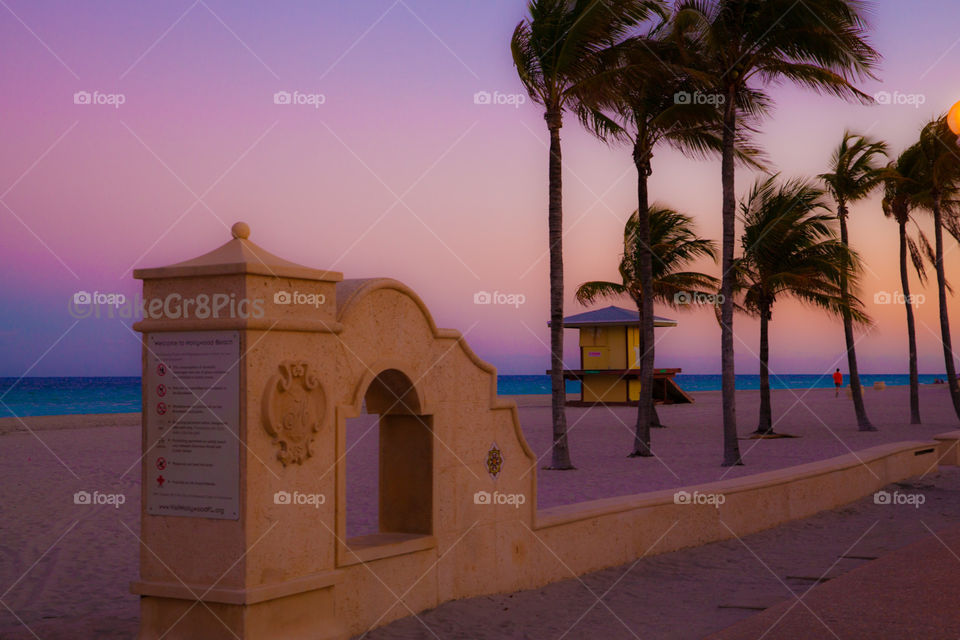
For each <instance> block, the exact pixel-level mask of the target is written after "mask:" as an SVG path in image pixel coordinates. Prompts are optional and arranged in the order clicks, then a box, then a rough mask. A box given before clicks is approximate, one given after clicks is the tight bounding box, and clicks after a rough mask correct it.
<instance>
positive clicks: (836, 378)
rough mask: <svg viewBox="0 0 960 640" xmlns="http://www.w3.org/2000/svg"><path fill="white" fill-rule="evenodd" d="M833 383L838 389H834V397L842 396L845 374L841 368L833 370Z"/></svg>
mask: <svg viewBox="0 0 960 640" xmlns="http://www.w3.org/2000/svg"><path fill="white" fill-rule="evenodd" d="M833 384H834V386H835V387H836V389H835V391H834V394H833V397H834V398H839V397H840V387H842V386H843V374H842V373H840V369H837V370H836V371H834V372H833Z"/></svg>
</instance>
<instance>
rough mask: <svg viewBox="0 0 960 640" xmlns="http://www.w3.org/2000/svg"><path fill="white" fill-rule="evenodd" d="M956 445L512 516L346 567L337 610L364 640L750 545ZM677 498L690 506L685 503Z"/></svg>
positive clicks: (926, 464) (951, 438)
mask: <svg viewBox="0 0 960 640" xmlns="http://www.w3.org/2000/svg"><path fill="white" fill-rule="evenodd" d="M958 441H960V431H957V432H952V433H950V434H943V435H941V436H938V437H937V442H900V443H891V444H884V445H879V446H876V447H871V448H869V449H865V450H863V451H858V452H856V453H850V454H846V455H842V456H838V457H835V458H831V459H828V460H822V461H818V462H811V463H807V464H802V465H798V466H794V467H789V468H786V469H780V470H776V471H769V472H765V473H759V474H756V475H751V476H746V477H741V478H736V479H731V480H723V481H720V482H713V483H708V484H702V485H696V486H689V487H684V488H682V489H676V490H663V491H655V492H651V493H646V494H638V495H631V496H622V497H616V498H606V499H601V500H593V501H589V502H582V503H577V504H572V505H564V506H559V507H553V508H549V509H541V510H538V511H535V512H533V522H532V523H528V522H526V521H525V519H524V518H523V517H522V515H520V514H523V511H516V513H517V514H518V515H517V517H514V518H510V517H508V516H509V511H507V510H504V515H505V516H507V517H504V518H503V519H498V521H497V522H496V523H494V524H484V525H478V526H476V527H474V528H471V529H469V530H467V531H465V532H462V533H461V534H459V537H458V538H457V539H456V540H454V541H453V542H452V543H446V544H442V543H441V544H438V545H437V546H435V547H433V548H429V549H422V550H418V551H413V552H411V553H409V554H406V555H400V556H393V557H389V558H384V559H382V560H372V561H369V562H364V563H362V564H355V565H352V566H349V567H345V568H342V569H341V570H342V571H343V572H344V575H343V582H342V591H341V594H343V596H345V598H346V600H347V601H348V602H343V603H342V604H344V605H346V606H345V609H346V611H345V610H344V608H341V606H340V605H341V603H340V602H338V609H339V610H340V612H341V615H340V616H339V617H340V619H341V620H342V621H343V622H344V623H345V624H346V625H347V630H348V632H349V633H350V634H359V633H362V632H364V631H366V630H367V629H369V628H370V627H371V626H380V625H382V624H386V623H387V622H389V621H391V620H393V619H396V618H401V617H405V616H408V615H411V614H413V613H416V612H419V611H421V610H424V609H428V608H431V607H435V606H437V605H438V604H440V603H442V602H444V601H447V600H453V599H459V598H465V597H472V596H476V595H482V594H489V593H497V592H508V591H515V590H520V589H530V588H536V587H539V586H542V585H544V584H547V583H550V582H554V581H557V580H563V579H567V578H571V577H574V576H578V575H581V574H584V573H588V572H591V571H596V570H600V569H603V568H606V567H611V566H616V565H620V564H624V563H627V562H631V561H633V560H636V559H637V558H639V557H642V556H644V555H652V554H658V553H664V552H668V551H675V550H677V549H682V548H684V547H691V546H696V545H701V544H704V543H707V542H714V541H717V540H723V539H727V538H731V537H734V536H736V537H742V536H745V535H748V534H750V533H754V532H757V531H760V530H763V529H767V528H770V527H774V526H776V525H778V524H781V523H783V522H787V521H789V520H795V519H798V518H804V517H807V516H810V515H813V514H815V513H818V512H820V511H824V510H827V509H832V508H835V507H838V506H841V505H844V504H847V503H850V502H853V501H856V500H858V499H860V498H863V497H864V496H868V495H870V494H871V493H873V492H875V491H877V490H879V489H880V488H881V487H884V486H886V485H888V484H890V483H893V482H898V481H901V480H904V479H906V478H910V477H915V476H920V475H924V474H926V473H929V472H930V470H931V468H933V469H936V466H937V464H938V462H939V463H941V464H956V463H957V459H958V457H957V455H956V451H957V442H958ZM944 452H950V453H951V454H952V456H951V455H948V456H946V457H942V454H943V453H944ZM679 491H685V492H687V493H688V494H690V496H691V503H687V504H677V503H676V502H675V499H674V495H675V494H676V493H678V492H679ZM694 496H699V499H701V500H713V501H714V502H716V501H718V498H716V497H715V496H723V498H722V501H723V502H722V504H719V505H714V504H709V503H707V504H694V503H692V502H693V501H694V500H696V499H697V498H696V497H694ZM710 496H714V497H713V498H711V497H710ZM388 585H389V586H388ZM348 594H349V595H348ZM339 599H340V598H339V597H338V600H339ZM350 601H353V602H350ZM347 612H348V615H343V614H344V613H347Z"/></svg>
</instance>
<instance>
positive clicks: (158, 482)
mask: <svg viewBox="0 0 960 640" xmlns="http://www.w3.org/2000/svg"><path fill="white" fill-rule="evenodd" d="M164 482H166V480H164V479H163V476H157V486H158V487H162V486H163V483H164Z"/></svg>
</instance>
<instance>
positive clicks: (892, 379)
mask: <svg viewBox="0 0 960 640" xmlns="http://www.w3.org/2000/svg"><path fill="white" fill-rule="evenodd" d="M860 378H861V383H862V384H863V385H864V386H872V385H873V383H874V382H877V381H883V382H885V383H886V384H887V385H891V386H894V385H906V384H909V383H910V376H909V375H907V374H897V373H886V374H869V373H868V374H863V375H861V376H860ZM937 378H939V379H941V380H945V379H946V375H945V374H939V375H938V374H921V375H920V383H921V384H930V383H932V382H933V381H934V380H935V379H937ZM676 380H677V383H678V384H679V385H680V386H681V387H682V388H683V389H685V390H686V391H719V390H720V375H719V374H716V375H712V374H708V375H692V374H691V375H688V374H681V375H678V376H677V377H676ZM770 386H771V387H772V388H774V389H826V388H832V387H833V380H832V379H831V377H830V375H822V376H820V375H811V374H788V375H779V376H771V380H770ZM759 388H760V376H758V375H748V374H740V375H738V376H737V389H744V390H747V389H759ZM579 391H580V383H579V382H574V381H568V382H567V393H579ZM497 392H498V393H500V394H501V395H537V394H549V393H550V377H549V376H546V375H501V376H498V378H497ZM138 411H140V378H139V377H125V378H22V379H19V380H18V379H17V378H0V417H10V416H13V415H17V416H51V415H66V414H80V413H132V412H138Z"/></svg>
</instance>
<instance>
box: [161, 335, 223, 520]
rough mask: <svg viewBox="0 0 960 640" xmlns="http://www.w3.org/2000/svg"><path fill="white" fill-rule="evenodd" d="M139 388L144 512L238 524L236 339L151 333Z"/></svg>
mask: <svg viewBox="0 0 960 640" xmlns="http://www.w3.org/2000/svg"><path fill="white" fill-rule="evenodd" d="M143 384H144V386H145V390H144V391H145V393H144V402H145V403H146V406H145V407H144V413H145V415H146V420H145V423H146V429H147V437H146V446H147V449H146V454H145V455H144V457H143V464H144V466H145V468H146V478H145V482H146V483H147V513H148V514H150V515H154V516H186V517H192V518H220V519H227V520H236V519H238V518H239V514H240V440H239V434H240V334H239V333H238V332H236V331H189V332H177V333H152V334H149V335H148V336H147V371H146V372H144V376H143Z"/></svg>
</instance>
